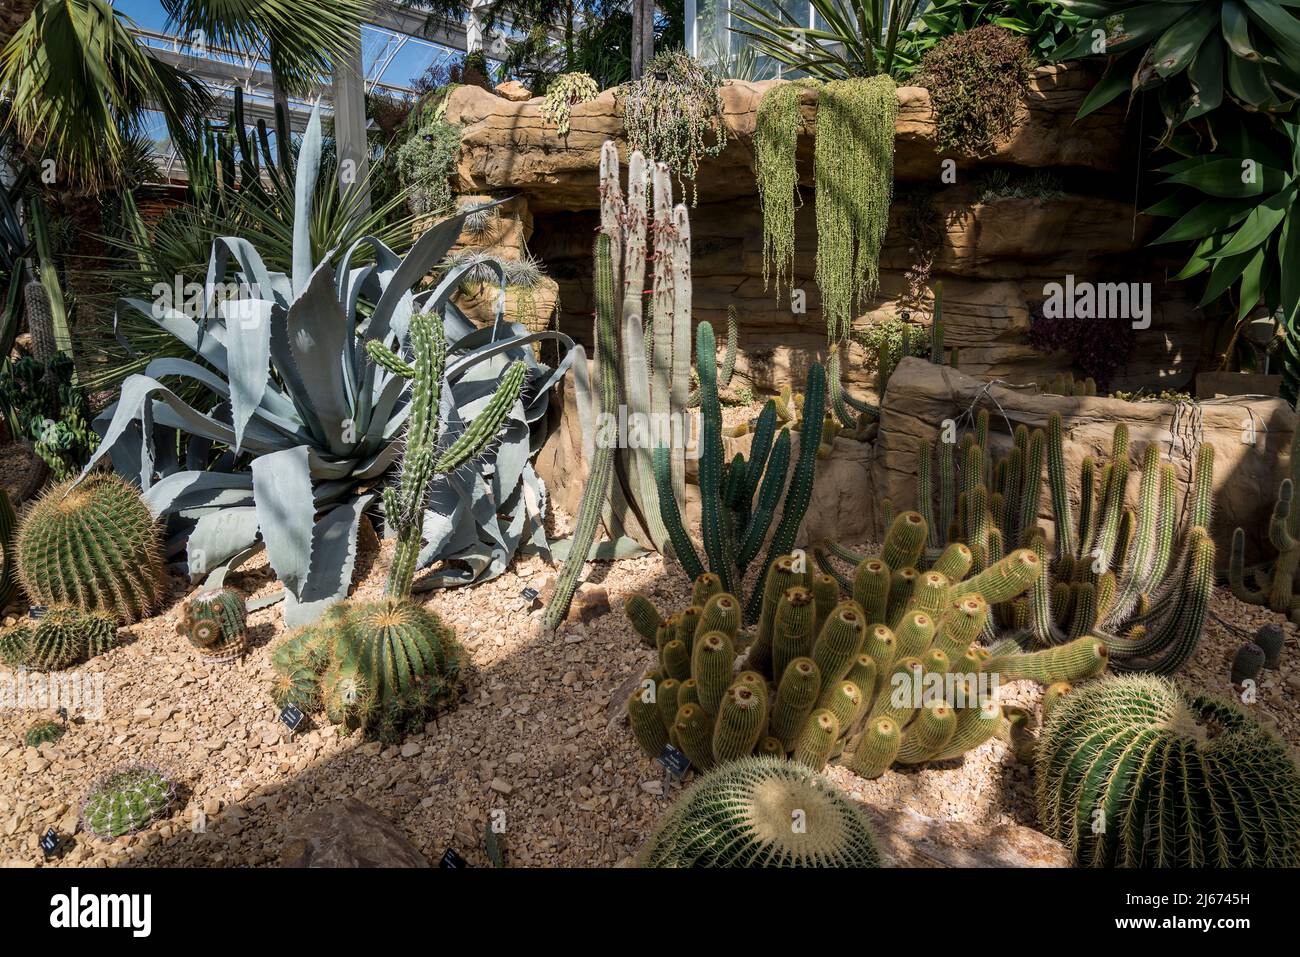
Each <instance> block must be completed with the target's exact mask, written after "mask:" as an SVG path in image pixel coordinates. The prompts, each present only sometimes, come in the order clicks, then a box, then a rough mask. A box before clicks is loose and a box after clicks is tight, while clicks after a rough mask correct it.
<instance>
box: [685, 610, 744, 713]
mask: <svg viewBox="0 0 1300 957" xmlns="http://www.w3.org/2000/svg"><path fill="white" fill-rule="evenodd" d="M735 660H736V649H735V646H734V645H733V644H732V641H731V638H730V636H729V635H727V634H726V633H725V632H721V631H710V632H707V633H705V634H702V635H699V636H698V637H697V638H696V639H695V651H694V654H693V655H692V656H691V677H692V678H694V679H695V681H696V683H697V684H698V685H699V686H700V705H701V706H702V707H703V708H704V710H705V711H707V712H708V713H709V714H712V715H716V714H717V713H718V710H719V708H720V707H721V706H722V698H723V696H724V695H725V694H726V693H727V688H728V687H730V686H731V673H732V665H733V664H734V662H735Z"/></svg>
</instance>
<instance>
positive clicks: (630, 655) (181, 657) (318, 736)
mask: <svg viewBox="0 0 1300 957" xmlns="http://www.w3.org/2000/svg"><path fill="white" fill-rule="evenodd" d="M560 521H561V522H563V521H564V520H563V518H562V517H561V519H560ZM390 550H391V545H389V544H388V543H383V544H380V543H377V542H375V541H374V540H373V536H372V537H371V539H370V541H369V542H368V543H363V550H362V556H361V562H360V566H359V567H360V574H361V576H362V577H361V579H360V581H361V584H360V586H359V587H358V594H360V595H362V596H376V595H378V594H379V592H380V591H381V590H382V586H383V581H384V577H385V574H386V572H387V566H388V559H389V556H390ZM552 574H553V572H552V570H551V569H550V568H549V566H547V565H546V563H544V562H543V561H541V560H540V559H538V558H529V559H526V560H523V561H521V562H518V563H517V564H516V566H515V567H514V568H513V569H512V570H511V571H510V572H508V573H507V574H505V575H503V576H502V577H501V578H499V579H497V580H496V581H494V582H489V583H487V584H484V585H480V586H478V587H475V588H466V589H459V590H455V591H444V592H438V593H434V594H432V595H430V596H425V601H426V602H427V604H428V605H429V607H431V608H433V609H434V610H436V611H437V612H438V613H439V614H440V615H441V616H443V618H444V619H445V620H446V621H447V622H449V623H450V624H451V625H453V626H454V627H455V628H456V630H457V632H458V634H459V636H460V640H461V641H462V643H463V644H464V646H465V648H466V650H467V652H468V654H467V658H468V667H467V671H468V674H467V676H466V681H465V684H464V688H463V693H462V697H461V700H460V701H459V702H458V705H457V707H456V708H455V710H454V711H451V712H448V713H445V714H443V715H441V716H439V719H438V721H437V722H430V723H429V724H428V725H427V726H426V728H425V731H424V733H422V734H418V735H414V736H412V737H409V738H408V739H407V740H406V741H405V742H404V743H403V744H402V745H401V746H399V747H381V746H380V745H379V744H378V743H365V742H364V741H362V740H359V739H358V738H356V737H344V736H341V735H340V734H339V733H337V731H336V729H335V728H333V727H332V726H329V725H327V724H324V723H323V719H321V724H318V725H310V723H308V724H306V725H304V727H303V728H300V729H299V731H298V732H297V733H296V734H290V733H289V731H288V730H287V729H286V728H285V727H284V726H283V725H282V724H281V723H280V722H279V720H278V713H277V709H276V708H275V707H274V706H273V705H272V704H271V702H270V700H269V697H268V695H267V688H268V684H269V676H270V663H269V661H268V658H269V648H270V645H271V644H272V643H273V641H274V640H275V639H276V638H277V637H278V635H279V633H280V631H281V626H280V622H279V619H280V610H279V608H278V607H271V608H268V609H264V610H262V611H258V612H256V613H254V614H252V615H251V617H250V629H251V634H250V638H251V644H252V647H251V649H250V651H249V653H248V654H247V655H246V656H245V657H244V658H243V659H242V660H240V661H238V662H235V663H232V664H227V665H215V664H214V665H208V664H204V663H202V662H201V661H200V660H199V659H198V658H197V657H196V655H195V654H194V653H193V652H192V651H191V649H190V648H189V646H188V644H187V643H186V642H185V641H184V639H182V638H179V637H177V636H176V635H175V633H174V626H173V614H174V610H175V603H176V602H178V601H179V600H180V598H181V597H182V595H183V592H184V589H183V586H182V584H181V582H180V581H179V580H177V581H175V582H174V583H173V589H172V595H171V599H170V601H171V605H169V607H168V608H167V609H165V610H163V611H162V612H161V613H160V614H159V615H158V616H156V617H154V618H152V619H150V620H148V621H145V622H142V623H140V624H137V625H135V626H132V627H130V628H129V629H124V631H123V637H124V641H125V643H124V644H123V645H122V646H121V647H119V648H116V649H114V650H113V651H111V652H109V653H108V654H106V655H103V656H101V657H99V658H96V659H93V660H92V661H90V662H88V663H86V664H85V665H82V666H79V667H77V668H74V669H71V670H70V671H68V672H64V673H63V674H64V675H71V676H75V677H77V678H78V679H82V680H84V681H87V682H92V683H93V682H95V681H102V682H103V693H104V698H103V700H104V714H103V717H102V718H101V719H100V720H94V719H93V718H90V717H85V716H81V715H79V714H78V713H76V712H74V714H73V721H72V724H71V726H70V728H69V731H68V733H67V734H66V735H65V736H64V737H63V738H62V739H61V740H60V741H59V742H57V743H54V744H46V745H43V746H42V747H41V748H40V749H39V750H38V749H32V748H26V747H24V746H23V745H22V743H21V737H22V734H23V731H24V730H25V729H26V727H27V726H28V724H29V723H30V722H31V721H33V720H34V719H35V718H38V717H47V716H50V712H36V711H32V710H14V709H0V782H2V783H0V862H3V863H6V864H9V865H13V866H29V865H33V864H37V865H39V864H42V863H43V861H42V853H41V851H40V848H39V844H38V839H39V836H40V835H41V834H43V833H44V832H45V831H46V830H47V828H49V827H51V826H53V827H55V828H56V829H57V830H58V831H59V832H60V833H61V834H63V835H69V834H72V835H73V836H72V839H71V843H70V845H69V849H68V850H67V851H66V853H65V854H64V855H63V856H62V857H61V858H56V859H52V860H51V861H49V862H48V863H50V864H62V865H78V866H87V865H103V864H152V865H163V866H177V865H183V866H196V865H198V866H201V865H268V864H275V863H276V862H277V861H278V859H279V856H280V852H281V847H282V844H283V841H284V826H285V822H286V821H287V820H289V819H290V818H291V817H292V818H300V817H301V816H302V815H304V814H306V813H308V812H309V811H310V810H311V809H312V807H313V806H314V805H317V804H319V803H321V802H324V801H327V800H329V799H331V798H334V797H340V796H344V795H347V796H353V797H356V798H358V799H360V800H361V801H364V802H365V803H367V804H370V805H371V806H373V807H375V808H376V809H378V810H379V811H381V812H383V813H384V814H386V815H388V816H389V817H391V818H392V819H393V820H395V821H396V822H398V823H399V824H400V825H401V827H402V828H403V829H404V830H405V831H406V832H407V834H408V835H409V836H410V837H411V839H412V840H413V841H414V843H415V844H416V845H417V846H418V847H419V848H420V849H421V850H422V851H423V852H424V853H425V855H426V856H427V857H429V859H430V860H432V861H436V860H437V859H438V858H440V857H441V856H442V853H443V851H444V850H446V849H447V848H448V847H454V848H455V849H456V850H457V852H458V853H460V854H461V855H462V856H463V857H465V858H466V859H467V860H468V861H469V863H470V864H471V865H475V866H481V865H486V863H487V860H486V855H485V854H484V852H483V846H482V833H483V829H484V825H485V824H486V823H487V822H488V821H489V820H490V815H491V814H492V812H494V811H504V812H505V815H506V817H505V826H506V831H505V835H504V843H505V847H506V852H507V855H508V860H509V863H510V864H512V865H514V866H570V867H581V866H614V865H618V864H624V865H626V864H628V863H630V862H631V857H632V855H633V854H634V853H635V852H636V849H637V847H638V845H639V843H640V842H641V840H642V839H643V838H644V836H645V834H646V833H647V831H648V829H649V828H650V827H651V825H652V823H653V821H654V820H655V819H656V817H657V816H658V815H659V814H660V813H661V812H662V811H663V810H664V809H665V808H666V807H667V804H668V802H669V800H671V798H672V796H673V794H674V793H675V792H676V791H677V790H678V789H679V788H680V787H681V784H680V783H677V782H671V783H667V784H666V782H665V779H664V775H663V772H662V769H660V768H659V766H658V765H657V764H656V763H655V762H653V761H651V760H649V759H647V758H646V757H645V756H644V755H642V754H641V753H640V751H639V749H638V748H637V747H636V745H635V743H634V742H633V740H632V737H631V734H630V732H629V731H628V730H627V728H626V725H625V722H624V721H623V719H622V703H623V701H624V700H625V696H626V693H627V692H626V690H625V686H626V685H627V683H628V682H629V681H634V680H635V679H636V678H638V677H639V676H640V674H641V673H642V671H643V670H644V669H645V668H646V667H647V666H648V665H649V664H650V662H651V660H652V658H653V653H652V652H651V651H650V650H648V649H646V648H645V647H644V646H643V645H642V643H641V641H640V639H639V637H638V636H637V635H636V634H635V633H634V632H633V631H632V629H631V627H630V626H629V625H628V624H627V622H626V620H625V618H624V616H623V614H622V613H621V611H620V610H619V609H620V608H621V605H622V600H623V598H624V597H625V596H626V595H627V594H629V593H630V592H632V591H634V590H639V591H643V592H645V593H647V594H649V595H650V596H651V597H652V598H654V599H655V601H656V602H657V603H658V604H659V605H660V607H661V608H666V609H671V608H676V607H677V606H679V605H681V604H682V603H683V594H684V591H685V588H686V583H685V580H684V576H683V574H682V572H681V571H680V569H679V568H677V567H676V566H675V565H674V566H673V567H671V568H666V567H665V564H664V562H663V560H662V559H661V558H660V557H659V556H657V555H656V556H648V557H643V558H638V559H632V560H627V561H623V562H620V563H618V565H617V567H616V568H615V567H614V566H611V565H609V564H605V563H598V564H596V565H595V566H594V567H593V569H592V574H591V576H590V580H591V582H592V583H593V584H597V585H600V586H601V587H603V588H605V589H607V591H608V594H609V600H610V604H611V605H612V606H613V609H614V610H613V611H612V612H609V613H607V614H604V615H603V616H600V617H597V618H595V619H594V620H592V621H590V622H589V623H587V624H571V625H566V626H564V627H563V628H561V629H560V630H559V631H558V632H557V633H555V634H545V633H543V632H542V631H541V629H540V625H539V619H540V612H539V611H530V610H529V609H528V608H526V607H525V603H524V601H523V599H522V598H521V597H520V592H521V591H522V590H523V589H524V588H525V587H534V588H539V589H540V588H541V587H542V586H543V584H544V583H545V581H546V579H547V578H548V577H549V576H551V575H552ZM231 583H232V584H234V585H235V586H236V587H240V588H242V589H244V590H245V591H247V592H248V593H250V594H253V595H260V594H265V593H267V592H270V591H272V590H273V589H274V583H273V581H272V579H271V576H270V574H269V570H268V569H267V568H266V567H265V565H253V566H251V567H250V568H248V569H247V570H244V571H241V572H240V573H239V574H237V575H234V576H232V580H231ZM1213 609H1214V612H1215V615H1216V616H1217V618H1218V619H1222V620H1223V621H1224V622H1228V623H1230V627H1227V626H1225V625H1224V624H1222V623H1220V621H1218V620H1214V621H1212V622H1211V624H1210V626H1209V627H1208V628H1207V630H1206V635H1205V638H1204V640H1203V641H1202V643H1201V647H1200V649H1199V650H1198V652H1197V654H1196V657H1195V659H1194V661H1193V662H1192V663H1191V664H1190V665H1189V667H1188V668H1186V669H1185V671H1184V676H1185V677H1186V678H1187V679H1188V680H1189V681H1190V682H1192V683H1194V684H1196V685H1198V686H1200V687H1204V688H1208V689H1211V690H1213V691H1216V692H1219V693H1221V694H1231V693H1232V688H1231V685H1230V684H1229V682H1228V677H1227V675H1228V663H1229V661H1230V660H1231V657H1232V655H1233V653H1234V652H1235V650H1236V648H1237V647H1238V645H1239V644H1240V643H1241V642H1242V641H1243V640H1245V638H1243V636H1242V634H1240V633H1238V632H1236V631H1234V630H1232V629H1244V630H1245V632H1247V633H1248V634H1253V632H1254V630H1255V628H1257V627H1258V626H1259V625H1261V624H1263V623H1265V622H1268V621H1279V620H1280V617H1279V616H1276V615H1273V614H1271V613H1270V612H1268V611H1267V610H1266V609H1262V608H1257V607H1252V606H1247V605H1243V604H1241V603H1240V602H1238V601H1237V600H1236V599H1234V598H1233V597H1232V596H1231V595H1229V594H1227V593H1226V592H1224V591H1220V592H1219V593H1218V594H1217V595H1216V598H1215V601H1214V604H1213ZM8 611H9V613H10V614H11V615H13V614H18V613H22V611H23V610H22V609H21V608H18V607H11V608H10V609H9V610H8ZM1285 627H1286V631H1287V634H1288V641H1287V646H1286V648H1285V650H1284V651H1283V660H1282V668H1281V670H1280V671H1277V672H1265V677H1264V680H1263V682H1262V687H1261V693H1260V697H1259V700H1258V701H1257V702H1256V703H1255V704H1253V705H1252V706H1251V708H1252V710H1253V711H1254V712H1255V713H1257V714H1258V715H1260V717H1261V718H1262V719H1263V720H1265V721H1266V722H1269V723H1272V724H1274V725H1275V726H1276V727H1277V728H1278V730H1279V731H1280V733H1281V734H1282V735H1283V736H1284V737H1285V738H1286V739H1287V740H1288V741H1289V742H1290V743H1291V744H1292V745H1293V746H1294V745H1296V744H1297V743H1300V717H1298V716H1297V708H1296V704H1297V701H1298V700H1300V655H1298V654H1297V648H1296V629H1295V627H1294V626H1292V625H1290V624H1289V623H1288V624H1286V625H1285ZM4 673H5V672H0V675H3V674H4ZM10 673H11V672H10ZM91 687H93V684H92V685H91ZM1004 695H1005V696H1006V698H1007V700H1010V701H1015V702H1017V703H1020V704H1024V705H1026V706H1030V707H1033V708H1035V709H1037V706H1038V699H1039V696H1040V691H1039V689H1038V688H1037V686H1035V685H1033V684H1032V683H1027V682H1021V683H1018V684H1016V685H1012V686H1010V687H1009V688H1007V689H1006V690H1005V691H1004ZM127 761H149V762H153V763H156V764H158V765H159V766H161V767H163V768H165V769H167V770H169V771H170V772H171V773H172V775H173V776H174V779H175V780H176V782H177V784H178V797H177V800H176V802H175V803H174V806H173V811H172V813H171V814H170V816H169V817H167V818H166V819H165V820H163V821H161V822H158V823H156V824H155V825H153V826H152V827H151V828H149V829H147V830H146V831H144V832H143V833H141V834H137V835H133V836H128V837H123V838H120V839H118V840H115V841H111V842H106V841H101V840H98V839H96V838H94V837H93V836H91V835H88V834H86V833H85V832H83V831H77V832H76V833H75V834H73V831H74V829H75V828H76V824H77V817H78V814H79V810H80V805H81V802H82V800H83V798H84V795H85V793H86V790H87V788H88V787H89V785H90V784H91V782H92V781H93V780H94V779H95V778H96V777H98V776H99V775H101V774H103V773H105V772H107V771H108V770H110V769H111V768H113V767H114V766H116V765H118V764H120V763H122V762H127ZM828 773H829V775H830V777H831V778H832V779H833V780H835V781H837V782H838V783H839V784H840V785H841V786H842V787H844V788H845V789H846V790H848V791H849V792H851V793H852V794H853V795H854V796H855V797H857V798H859V799H861V800H865V801H867V802H869V803H871V804H874V805H876V806H880V807H889V806H901V805H906V806H910V807H912V808H914V809H915V810H917V811H918V812H920V813H922V814H925V815H928V816H930V817H934V818H938V819H945V820H965V821H969V822H975V823H994V822H1001V821H1014V822H1017V823H1022V824H1030V825H1032V823H1033V815H1032V804H1031V778H1030V774H1029V769H1028V767H1027V766H1025V765H1023V764H1020V763H1018V762H1017V761H1016V760H1015V758H1014V756H1013V755H1012V754H1011V753H1010V752H1009V750H1008V749H1007V747H1006V745H1004V744H1003V743H1002V742H1000V741H996V740H994V741H991V742H989V743H988V744H986V745H985V746H983V747H981V748H980V749H978V750H977V751H974V752H972V753H970V754H968V755H966V756H965V757H964V758H963V759H960V760H957V761H954V762H948V763H947V764H946V765H944V766H932V767H929V768H927V769H925V770H920V771H918V770H915V769H909V770H906V771H903V772H896V771H890V772H887V773H886V774H885V775H884V776H883V777H881V778H879V779H878V780H875V781H863V780H861V779H859V778H857V777H856V776H855V775H853V774H852V773H850V772H849V771H847V770H846V769H844V768H842V767H832V768H830V769H829V772H828ZM689 780H690V778H689V776H688V781H689ZM665 788H667V791H666V792H665Z"/></svg>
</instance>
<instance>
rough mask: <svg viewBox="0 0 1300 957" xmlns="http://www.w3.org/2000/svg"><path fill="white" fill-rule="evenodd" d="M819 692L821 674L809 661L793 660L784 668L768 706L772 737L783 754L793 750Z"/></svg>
mask: <svg viewBox="0 0 1300 957" xmlns="http://www.w3.org/2000/svg"><path fill="white" fill-rule="evenodd" d="M820 693H821V672H820V671H819V670H818V669H817V665H816V663H815V662H814V661H813V660H812V659H811V658H796V659H795V660H794V661H792V662H790V664H789V665H788V666H787V667H786V669H785V672H784V673H783V674H782V676H781V683H780V684H779V685H778V686H777V689H776V704H775V705H773V707H772V734H773V735H775V736H776V737H777V738H779V739H780V740H781V744H782V746H783V747H784V749H785V750H786V751H790V750H792V749H793V748H794V744H795V739H796V738H797V737H798V735H799V732H800V731H801V730H803V726H804V724H805V723H806V722H807V720H808V716H809V715H810V714H812V711H813V708H814V707H815V706H816V704H817V697H818V695H819V694H820Z"/></svg>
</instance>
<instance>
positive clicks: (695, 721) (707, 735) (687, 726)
mask: <svg viewBox="0 0 1300 957" xmlns="http://www.w3.org/2000/svg"><path fill="white" fill-rule="evenodd" d="M678 697H680V694H679V695H678ZM673 731H674V732H675V734H674V740H676V742H677V747H678V748H680V749H681V751H682V753H683V754H685V755H686V757H687V758H688V759H689V760H690V762H691V766H692V767H694V768H695V769H696V770H697V771H707V770H709V768H711V767H713V763H714V762H713V720H712V719H711V718H710V717H709V716H708V714H707V713H706V712H705V710H704V709H703V708H701V707H700V706H699V705H698V704H690V703H687V704H684V705H682V706H681V707H679V708H678V709H677V720H676V721H675V722H674V725H673Z"/></svg>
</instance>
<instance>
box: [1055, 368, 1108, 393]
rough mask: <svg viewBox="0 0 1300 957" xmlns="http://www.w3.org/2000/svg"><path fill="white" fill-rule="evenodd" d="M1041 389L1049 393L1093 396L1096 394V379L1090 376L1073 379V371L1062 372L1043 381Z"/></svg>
mask: <svg viewBox="0 0 1300 957" xmlns="http://www.w3.org/2000/svg"><path fill="white" fill-rule="evenodd" d="M1042 390H1043V391H1044V392H1046V393H1048V394H1049V395H1071V396H1094V395H1096V394H1097V380H1096V379H1094V378H1092V376H1089V377H1088V378H1086V379H1075V377H1074V373H1072V372H1062V373H1060V374H1059V375H1056V376H1053V377H1052V379H1051V380H1050V381H1048V382H1045V383H1043V384H1042Z"/></svg>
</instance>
